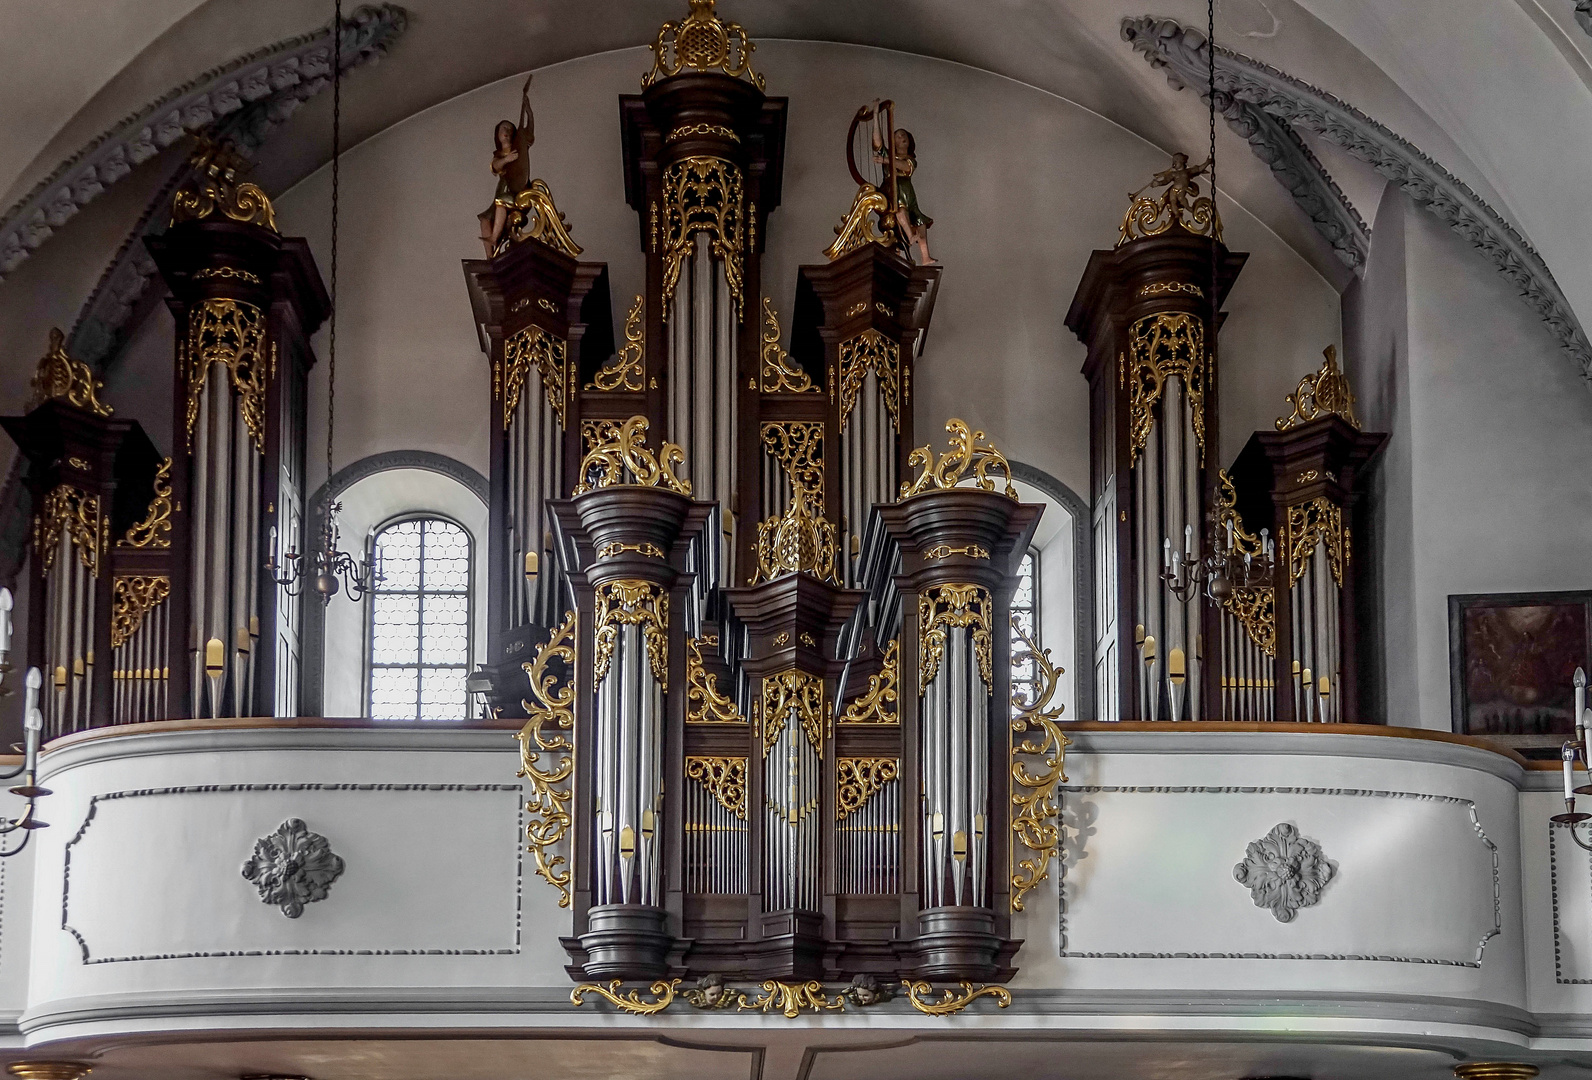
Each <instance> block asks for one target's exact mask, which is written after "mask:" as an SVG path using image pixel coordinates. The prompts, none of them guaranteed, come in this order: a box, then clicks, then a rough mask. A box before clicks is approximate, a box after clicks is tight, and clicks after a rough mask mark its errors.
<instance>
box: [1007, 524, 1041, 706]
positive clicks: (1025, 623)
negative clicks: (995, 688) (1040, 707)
mask: <svg viewBox="0 0 1592 1080" xmlns="http://www.w3.org/2000/svg"><path fill="white" fill-rule="evenodd" d="M1038 579H1039V553H1038V552H1036V551H1029V553H1028V554H1026V555H1024V556H1023V561H1022V563H1021V565H1019V566H1018V568H1017V590H1016V591H1015V592H1014V593H1012V621H1013V622H1014V623H1016V624H1017V625H1018V626H1020V627H1021V628H1022V631H1023V633H1025V634H1027V635H1028V637H1029V639H1030V640H1031V641H1033V643H1034V644H1035V645H1038V644H1039V580H1038ZM1038 678H1039V665H1038V664H1036V663H1035V662H1034V654H1033V653H1031V652H1029V651H1028V648H1027V647H1026V646H1024V645H1023V643H1022V640H1021V639H1020V638H1018V637H1017V635H1016V634H1013V635H1012V700H1013V701H1014V702H1021V703H1022V704H1024V705H1030V704H1032V703H1033V700H1034V694H1035V687H1036V685H1037V682H1038ZM1013 711H1014V712H1015V711H1016V706H1015V705H1014V706H1013Z"/></svg>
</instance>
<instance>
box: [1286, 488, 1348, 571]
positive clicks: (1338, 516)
mask: <svg viewBox="0 0 1592 1080" xmlns="http://www.w3.org/2000/svg"><path fill="white" fill-rule="evenodd" d="M1318 544H1320V545H1323V546H1324V547H1325V548H1326V552H1327V569H1328V570H1330V571H1331V572H1332V581H1333V583H1334V584H1335V585H1337V587H1338V588H1340V589H1341V588H1343V570H1344V567H1346V566H1348V564H1349V529H1348V527H1347V526H1345V525H1344V524H1343V508H1342V507H1340V506H1338V505H1337V504H1336V503H1334V502H1332V501H1331V500H1330V499H1327V498H1326V497H1324V496H1320V497H1317V498H1314V499H1311V500H1310V501H1309V502H1307V503H1300V504H1299V505H1297V506H1290V507H1289V508H1288V525H1287V528H1286V530H1285V531H1284V532H1283V543H1282V548H1283V550H1284V551H1285V552H1287V554H1288V585H1289V587H1290V588H1292V587H1293V586H1294V585H1297V584H1298V583H1299V579H1300V578H1302V577H1304V574H1305V570H1306V568H1308V567H1309V565H1310V557H1311V556H1312V555H1314V554H1315V551H1316V545H1318Z"/></svg>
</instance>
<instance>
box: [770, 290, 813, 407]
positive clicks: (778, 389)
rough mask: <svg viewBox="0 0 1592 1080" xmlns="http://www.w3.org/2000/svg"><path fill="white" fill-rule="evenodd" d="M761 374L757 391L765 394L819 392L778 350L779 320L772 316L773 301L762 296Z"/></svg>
mask: <svg viewBox="0 0 1592 1080" xmlns="http://www.w3.org/2000/svg"><path fill="white" fill-rule="evenodd" d="M762 358H763V373H762V378H761V380H760V381H759V386H758V389H759V390H761V391H762V392H763V393H765V394H805V393H813V394H816V393H819V388H818V387H817V386H814V385H813V380H812V379H811V378H810V377H809V376H808V374H807V372H805V371H803V370H802V369H801V367H800V366H799V365H796V364H792V363H791V362H790V354H789V353H787V352H786V351H785V350H784V349H782V348H780V347H779V317H778V316H777V315H776V314H775V313H774V302H773V301H772V300H770V299H769V298H768V297H766V296H765V297H763V352H762Z"/></svg>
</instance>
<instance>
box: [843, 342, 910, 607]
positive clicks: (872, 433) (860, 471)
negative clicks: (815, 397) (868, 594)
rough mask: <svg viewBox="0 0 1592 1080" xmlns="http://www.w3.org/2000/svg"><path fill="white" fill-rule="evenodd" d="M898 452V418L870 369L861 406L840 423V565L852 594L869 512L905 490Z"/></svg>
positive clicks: (860, 399)
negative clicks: (901, 485) (841, 521)
mask: <svg viewBox="0 0 1592 1080" xmlns="http://www.w3.org/2000/svg"><path fill="white" fill-rule="evenodd" d="M895 447H896V420H895V414H894V412H893V411H892V410H891V409H890V408H889V407H888V406H887V405H886V403H885V400H884V394H883V392H882V391H881V390H880V387H879V376H878V373H877V372H875V371H874V370H872V369H871V368H870V369H869V371H868V373H867V374H866V375H865V376H864V377H863V379H862V386H861V389H860V392H859V393H858V394H857V399H856V404H855V405H854V406H853V407H852V410H851V412H850V413H849V414H847V415H846V416H844V417H842V419H841V431H840V503H841V514H842V518H843V530H842V531H843V533H844V540H843V545H844V546H843V548H842V552H843V554H842V558H841V563H842V564H843V565H844V567H845V572H844V574H843V575H842V580H843V582H844V584H845V586H846V587H847V588H848V589H855V588H858V587H859V573H860V570H859V566H858V557H859V555H860V554H861V549H862V533H863V530H864V529H865V528H866V527H867V523H868V514H869V512H870V511H871V510H872V509H873V506H874V504H875V503H881V502H891V501H892V500H894V499H895V497H896V493H897V489H898V488H899V487H900V483H901V478H900V474H899V472H898V469H897V461H896V450H895Z"/></svg>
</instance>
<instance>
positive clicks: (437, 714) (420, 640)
mask: <svg viewBox="0 0 1592 1080" xmlns="http://www.w3.org/2000/svg"><path fill="white" fill-rule="evenodd" d="M470 555H471V553H470V534H469V533H467V532H465V531H464V530H463V529H462V528H460V527H459V526H457V525H455V524H454V523H453V522H451V521H444V520H442V519H441V518H412V519H410V520H408V521H397V522H394V523H392V524H391V525H388V526H386V527H385V528H383V529H381V530H380V531H379V532H377V533H376V538H375V540H374V542H373V544H372V550H371V556H372V562H373V564H374V566H375V569H376V575H377V578H376V587H375V590H374V592H373V593H372V596H371V607H370V701H369V705H370V717H371V719H372V720H465V719H468V717H469V697H468V695H467V694H466V692H465V688H464V680H465V676H467V675H468V674H469V671H470Z"/></svg>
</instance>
